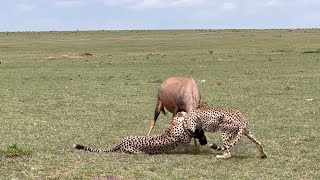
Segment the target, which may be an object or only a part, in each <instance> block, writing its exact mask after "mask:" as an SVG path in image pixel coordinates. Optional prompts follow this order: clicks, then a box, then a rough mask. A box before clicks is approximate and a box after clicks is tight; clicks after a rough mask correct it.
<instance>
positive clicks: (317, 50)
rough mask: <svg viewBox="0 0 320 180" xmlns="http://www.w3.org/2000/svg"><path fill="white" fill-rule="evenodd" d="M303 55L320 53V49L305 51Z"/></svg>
mask: <svg viewBox="0 0 320 180" xmlns="http://www.w3.org/2000/svg"><path fill="white" fill-rule="evenodd" d="M303 53H305V54H308V53H318V54H319V53H320V48H318V49H316V50H309V51H303Z"/></svg>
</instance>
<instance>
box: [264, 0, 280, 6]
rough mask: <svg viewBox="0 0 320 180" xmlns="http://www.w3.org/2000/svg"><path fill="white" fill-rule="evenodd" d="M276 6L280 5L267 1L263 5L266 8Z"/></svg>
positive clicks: (275, 0)
mask: <svg viewBox="0 0 320 180" xmlns="http://www.w3.org/2000/svg"><path fill="white" fill-rule="evenodd" d="M278 5H280V3H279V1H277V0H268V1H267V2H266V3H265V6H267V7H272V6H278Z"/></svg>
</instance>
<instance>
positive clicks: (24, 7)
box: [16, 4, 36, 12]
mask: <svg viewBox="0 0 320 180" xmlns="http://www.w3.org/2000/svg"><path fill="white" fill-rule="evenodd" d="M16 8H17V10H18V11H20V12H29V11H33V10H34V9H35V8H36V6H35V5H33V4H16Z"/></svg>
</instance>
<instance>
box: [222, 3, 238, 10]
mask: <svg viewBox="0 0 320 180" xmlns="http://www.w3.org/2000/svg"><path fill="white" fill-rule="evenodd" d="M234 9H236V5H235V4H234V3H231V2H225V3H223V4H222V10H224V11H231V10H234Z"/></svg>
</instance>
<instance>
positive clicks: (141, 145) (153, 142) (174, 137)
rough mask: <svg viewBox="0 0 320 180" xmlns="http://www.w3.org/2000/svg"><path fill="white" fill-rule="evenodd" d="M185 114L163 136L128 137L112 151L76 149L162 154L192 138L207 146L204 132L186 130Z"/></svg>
mask: <svg viewBox="0 0 320 180" xmlns="http://www.w3.org/2000/svg"><path fill="white" fill-rule="evenodd" d="M185 114H186V113H185V112H180V113H178V114H177V115H176V116H175V117H174V118H173V120H172V123H171V124H170V125H169V127H168V128H167V129H166V131H165V132H164V133H162V134H158V135H153V136H128V137H125V138H124V139H123V140H122V141H121V142H120V143H119V144H118V145H116V146H115V147H113V148H111V149H95V148H90V147H86V146H83V145H79V144H75V145H74V148H76V149H82V150H85V151H91V152H125V153H146V154H160V153H165V152H168V151H170V150H173V149H175V148H176V147H177V146H178V145H180V144H189V143H190V141H191V138H192V137H195V138H198V139H199V142H200V144H201V145H205V144H207V140H206V137H205V136H204V132H203V131H202V130H195V131H194V133H190V132H189V131H187V130H186V129H185V125H184V124H185V120H184V116H185Z"/></svg>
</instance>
